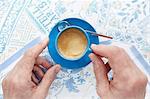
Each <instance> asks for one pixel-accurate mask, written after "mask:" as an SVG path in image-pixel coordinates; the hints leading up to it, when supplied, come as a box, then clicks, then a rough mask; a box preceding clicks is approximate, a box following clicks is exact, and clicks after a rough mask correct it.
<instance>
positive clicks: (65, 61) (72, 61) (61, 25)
mask: <svg viewBox="0 0 150 99" xmlns="http://www.w3.org/2000/svg"><path fill="white" fill-rule="evenodd" d="M68 29H77V30H79V31H81V32H82V33H83V34H84V35H85V37H86V39H87V46H86V49H85V51H84V53H83V54H82V55H81V56H80V57H78V58H67V57H64V55H62V54H61V53H60V51H59V50H58V38H59V37H60V35H61V34H62V33H64V32H65V31H66V30H68ZM86 30H89V31H93V32H95V29H94V28H93V27H92V26H91V25H90V24H89V23H87V22H86V21H84V20H82V19H78V18H68V19H64V20H62V21H60V22H58V23H57V24H56V25H55V26H54V28H53V29H52V31H51V32H50V35H49V38H50V42H49V44H48V50H49V53H50V55H51V57H52V59H53V60H54V62H55V63H57V64H60V65H61V66H62V67H63V68H67V69H77V68H81V67H84V66H86V65H87V64H89V63H90V59H89V57H88V55H89V54H90V53H91V52H92V50H91V48H90V46H91V44H93V43H94V44H99V39H98V37H97V36H94V35H91V33H88V32H87V31H86Z"/></svg>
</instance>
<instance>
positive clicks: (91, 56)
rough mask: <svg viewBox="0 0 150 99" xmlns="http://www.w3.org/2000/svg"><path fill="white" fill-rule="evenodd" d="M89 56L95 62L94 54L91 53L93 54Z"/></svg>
mask: <svg viewBox="0 0 150 99" xmlns="http://www.w3.org/2000/svg"><path fill="white" fill-rule="evenodd" d="M89 57H90V59H91V61H92V62H94V60H95V59H94V54H93V53H91V54H90V55H89Z"/></svg>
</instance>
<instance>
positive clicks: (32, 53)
mask: <svg viewBox="0 0 150 99" xmlns="http://www.w3.org/2000/svg"><path fill="white" fill-rule="evenodd" d="M48 42H49V39H48V38H46V39H44V40H43V41H42V42H41V43H39V44H37V45H35V46H34V47H32V48H30V49H29V50H28V51H27V52H26V53H25V55H24V56H26V57H30V58H32V59H35V58H37V57H38V56H39V55H40V54H41V52H42V51H43V50H44V49H45V48H46V46H47V44H48Z"/></svg>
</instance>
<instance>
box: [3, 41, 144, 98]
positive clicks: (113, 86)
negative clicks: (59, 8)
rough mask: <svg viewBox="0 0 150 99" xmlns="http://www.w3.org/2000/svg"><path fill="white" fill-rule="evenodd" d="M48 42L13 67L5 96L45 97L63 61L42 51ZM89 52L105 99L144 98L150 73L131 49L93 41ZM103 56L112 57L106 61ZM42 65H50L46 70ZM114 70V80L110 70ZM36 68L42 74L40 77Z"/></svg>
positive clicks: (6, 80) (98, 86) (6, 78)
mask: <svg viewBox="0 0 150 99" xmlns="http://www.w3.org/2000/svg"><path fill="white" fill-rule="evenodd" d="M47 44H48V39H46V40H44V41H43V42H42V43H40V44H38V45H36V46H34V47H33V48H31V49H29V50H28V51H27V52H26V53H25V54H24V56H23V57H22V59H21V60H20V61H19V62H18V63H17V64H16V66H15V67H14V68H13V70H12V71H10V72H9V73H8V75H7V76H6V77H5V78H4V80H3V83H2V87H3V92H4V99H45V98H46V96H47V94H48V90H49V87H50V86H51V84H52V82H53V81H54V79H55V76H56V75H57V73H58V72H59V71H60V65H55V66H52V65H51V64H50V63H49V62H48V61H47V60H46V59H44V58H42V57H40V56H39V55H40V53H41V52H42V51H43V50H44V48H45V47H46V46H47ZM91 48H92V49H93V53H91V54H90V55H89V57H90V59H91V61H92V63H93V68H94V73H95V77H96V85H97V86H96V88H97V94H98V95H99V96H100V97H101V99H144V97H145V90H146V84H147V77H146V76H145V75H144V73H142V72H141V71H140V70H139V69H138V67H137V66H136V65H135V64H134V62H133V61H132V60H131V59H130V57H129V56H128V55H127V53H126V52H125V51H124V50H123V49H122V48H119V47H116V46H106V45H92V46H91ZM101 57H105V58H107V59H108V60H109V62H108V63H107V64H104V62H103V61H102V59H101ZM39 65H42V66H43V67H45V68H47V69H48V70H47V72H46V73H44V72H43V71H42V70H41V68H40V67H39ZM110 69H112V70H113V73H114V75H113V80H111V81H109V80H108V77H107V73H108V72H109V71H110ZM33 71H34V72H36V74H37V75H38V76H39V77H40V78H41V80H40V81H39V80H38V79H37V78H36V77H35V75H34V73H33Z"/></svg>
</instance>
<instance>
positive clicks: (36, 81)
mask: <svg viewBox="0 0 150 99" xmlns="http://www.w3.org/2000/svg"><path fill="white" fill-rule="evenodd" d="M31 80H32V81H33V83H34V84H36V85H38V84H39V80H38V79H37V78H36V76H35V74H34V73H32V76H31Z"/></svg>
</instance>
